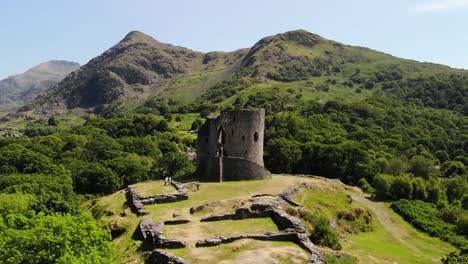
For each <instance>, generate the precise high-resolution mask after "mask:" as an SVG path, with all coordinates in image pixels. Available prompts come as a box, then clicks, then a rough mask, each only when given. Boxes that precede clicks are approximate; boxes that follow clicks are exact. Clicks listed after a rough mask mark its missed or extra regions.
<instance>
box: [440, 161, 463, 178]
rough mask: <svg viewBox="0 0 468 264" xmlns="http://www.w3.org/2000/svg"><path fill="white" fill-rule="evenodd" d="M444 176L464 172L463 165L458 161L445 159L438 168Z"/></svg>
mask: <svg viewBox="0 0 468 264" xmlns="http://www.w3.org/2000/svg"><path fill="white" fill-rule="evenodd" d="M440 170H441V172H442V175H443V176H444V177H447V178H450V177H453V176H456V175H463V174H465V165H464V164H463V163H462V162H460V161H447V162H445V163H444V164H442V167H441V168H440Z"/></svg>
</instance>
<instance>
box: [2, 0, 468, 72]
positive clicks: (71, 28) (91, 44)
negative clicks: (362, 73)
mask: <svg viewBox="0 0 468 264" xmlns="http://www.w3.org/2000/svg"><path fill="white" fill-rule="evenodd" d="M294 29H305V30H307V31H310V32H313V33H317V34H319V35H322V36H323V37H326V38H330V39H333V40H336V41H339V42H342V43H345V44H351V45H358V46H365V47H369V48H372V49H376V50H379V51H383V52H386V53H390V54H392V55H395V56H398V57H403V58H409V59H415V60H419V61H430V62H436V63H441V64H446V65H450V66H452V67H458V68H466V69H468V0H340V1H338V0H286V1H279V0H235V1H234V0H232V1H223V0H185V1H184V0H166V1H158V0H127V1H124V0H74V1H71V0H70V1H67V0H42V1H38V0H0V36H1V37H0V79H2V78H5V77H6V76H9V75H12V74H17V73H21V72H23V71H25V70H26V69H28V68H30V67H32V66H34V65H36V64H39V63H41V62H44V61H48V60H52V59H63V60H71V61H76V62H79V63H81V64H84V63H86V62H87V61H89V60H90V59H91V58H93V57H95V56H97V55H99V54H100V53H102V52H103V51H105V50H106V49H108V48H110V47H111V46H112V45H114V44H115V43H117V42H118V41H119V40H121V39H122V38H123V37H124V36H125V35H126V34H127V33H128V32H129V31H131V30H139V31H142V32H144V33H146V34H148V35H151V36H152V37H154V38H155V39H157V40H159V41H162V42H166V43H171V44H175V45H179V46H185V47H188V48H191V49H193V50H198V51H213V50H223V51H230V50H235V49H238V48H244V47H250V46H252V45H253V44H254V43H255V42H256V41H258V40H259V39H260V38H262V37H265V36H267V35H272V34H276V33H280V32H284V31H288V30H294Z"/></svg>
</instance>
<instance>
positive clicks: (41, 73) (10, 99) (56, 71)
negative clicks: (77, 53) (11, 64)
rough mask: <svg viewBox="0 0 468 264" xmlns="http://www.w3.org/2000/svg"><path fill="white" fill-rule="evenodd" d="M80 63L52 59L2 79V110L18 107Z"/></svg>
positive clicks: (55, 82)
mask: <svg viewBox="0 0 468 264" xmlns="http://www.w3.org/2000/svg"><path fill="white" fill-rule="evenodd" d="M79 67H80V65H79V64H78V63H75V62H69V61H58V60H52V61H48V62H45V63H41V64H39V65H37V66H35V67H33V68H31V69H29V70H27V71H26V72H24V73H22V74H18V75H14V76H10V77H8V78H6V79H4V80H1V81H0V111H2V110H12V109H14V108H18V107H20V106H22V105H24V104H25V103H27V102H29V101H30V100H32V99H33V98H34V97H36V96H37V95H39V94H40V93H42V92H43V91H45V90H47V89H49V88H50V87H52V86H54V85H55V84H57V83H58V82H60V81H61V80H62V79H63V78H65V76H67V75H68V74H69V73H70V72H72V71H75V70H77V69H78V68H79Z"/></svg>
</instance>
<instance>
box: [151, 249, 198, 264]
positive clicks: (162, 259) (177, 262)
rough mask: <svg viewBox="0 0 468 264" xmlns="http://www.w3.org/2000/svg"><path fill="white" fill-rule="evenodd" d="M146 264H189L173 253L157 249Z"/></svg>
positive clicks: (152, 252)
mask: <svg viewBox="0 0 468 264" xmlns="http://www.w3.org/2000/svg"><path fill="white" fill-rule="evenodd" d="M145 264H189V262H187V261H185V260H184V259H183V258H179V257H176V256H174V255H172V254H171V253H169V252H167V251H164V250H161V249H155V250H153V251H151V254H150V256H149V257H148V258H147V259H146V261H145Z"/></svg>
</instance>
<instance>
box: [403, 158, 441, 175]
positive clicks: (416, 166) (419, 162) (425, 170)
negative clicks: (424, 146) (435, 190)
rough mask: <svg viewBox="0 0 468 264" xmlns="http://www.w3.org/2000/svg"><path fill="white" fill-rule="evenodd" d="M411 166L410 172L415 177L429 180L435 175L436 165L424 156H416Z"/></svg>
mask: <svg viewBox="0 0 468 264" xmlns="http://www.w3.org/2000/svg"><path fill="white" fill-rule="evenodd" d="M409 165H410V167H409V170H408V171H409V172H411V173H413V174H414V175H415V176H419V177H423V178H424V179H429V178H430V177H431V176H434V175H435V169H434V164H433V163H432V161H430V160H428V159H427V158H426V157H424V156H421V155H416V156H414V157H413V158H411V160H410V162H409Z"/></svg>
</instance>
